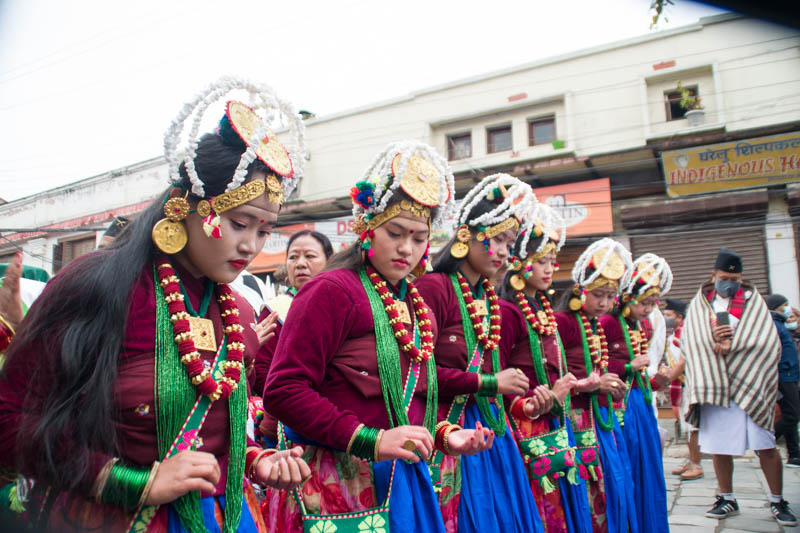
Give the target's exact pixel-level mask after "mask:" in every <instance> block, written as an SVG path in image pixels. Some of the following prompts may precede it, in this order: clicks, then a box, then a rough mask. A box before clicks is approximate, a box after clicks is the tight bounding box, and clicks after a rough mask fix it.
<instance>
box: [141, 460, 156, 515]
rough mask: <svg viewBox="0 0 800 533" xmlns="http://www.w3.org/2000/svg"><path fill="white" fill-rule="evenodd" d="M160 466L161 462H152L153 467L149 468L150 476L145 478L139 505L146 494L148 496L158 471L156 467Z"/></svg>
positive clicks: (142, 503) (143, 500)
mask: <svg viewBox="0 0 800 533" xmlns="http://www.w3.org/2000/svg"><path fill="white" fill-rule="evenodd" d="M159 466H161V463H159V462H158V461H156V462H155V463H153V467H152V468H151V469H150V477H148V478H147V485H145V486H144V490H143V491H142V496H141V498H139V507H142V506H143V505H144V502H145V500H146V499H147V497H148V496H150V489H152V488H153V481H155V479H156V474H157V473H158V467H159Z"/></svg>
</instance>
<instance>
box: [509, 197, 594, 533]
mask: <svg viewBox="0 0 800 533" xmlns="http://www.w3.org/2000/svg"><path fill="white" fill-rule="evenodd" d="M524 220H525V221H524V223H523V226H522V230H521V231H520V237H519V239H518V240H517V245H516V246H515V250H514V251H515V255H514V258H513V262H512V266H511V268H510V269H509V271H508V272H507V273H506V277H505V281H504V285H503V290H502V291H501V293H502V296H503V300H502V301H501V304H500V311H501V316H502V324H503V329H502V342H501V343H500V347H501V352H502V353H506V354H508V355H506V356H505V357H503V358H504V359H505V360H506V361H507V363H508V365H509V366H511V367H514V368H519V369H521V370H522V371H523V372H525V375H526V376H527V377H528V379H529V380H530V383H531V385H530V388H529V389H528V391H527V392H526V393H525V394H524V395H521V396H518V397H517V398H514V399H513V401H512V403H511V407H510V409H509V414H510V415H511V421H512V423H513V427H514V432H515V435H516V437H517V441H518V442H519V444H520V451H521V452H522V454H523V460H524V461H525V463H526V469H527V472H528V479H529V480H530V485H531V490H532V491H533V496H534V499H535V500H536V503H537V505H538V508H539V515H540V516H541V517H542V521H543V522H544V527H545V531H547V533H556V532H559V533H562V532H563V533H566V532H581V533H591V531H592V517H591V513H590V511H589V504H588V501H587V499H586V486H585V484H584V481H583V480H582V478H580V476H578V475H577V471H578V468H577V466H578V465H577V463H576V462H575V461H576V459H575V457H574V454H575V448H574V447H575V439H574V437H573V435H572V428H571V425H570V421H569V419H570V409H571V403H570V390H571V389H572V387H574V386H575V384H576V383H577V379H576V378H575V376H574V375H572V373H570V372H569V371H568V370H567V365H566V360H565V359H564V350H563V347H562V346H561V340H560V339H559V337H558V330H557V329H556V319H555V316H554V314H553V310H552V307H551V305H550V300H549V298H548V296H547V289H549V288H550V285H551V284H552V281H553V274H554V272H555V270H556V269H557V268H558V263H557V262H556V254H557V253H558V251H559V250H560V249H561V246H562V245H563V244H564V240H565V238H566V227H565V224H564V220H563V219H562V218H561V216H559V215H558V213H556V212H555V211H554V210H553V209H552V208H551V207H550V206H548V205H547V204H544V203H537V204H536V205H535V207H534V208H533V211H532V213H530V214H528V215H526V216H525V219H524ZM542 392H544V394H545V398H546V397H547V396H550V397H551V398H552V400H553V408H552V409H551V411H550V412H548V413H541V414H540V413H538V412H537V410H536V409H535V408H534V407H533V406H531V403H534V402H536V401H537V396H538V395H539V394H541V393H542ZM529 412H530V413H532V414H533V417H531V416H529V414H528V413H529ZM553 450H557V451H556V452H555V453H553Z"/></svg>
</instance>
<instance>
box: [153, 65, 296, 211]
mask: <svg viewBox="0 0 800 533" xmlns="http://www.w3.org/2000/svg"><path fill="white" fill-rule="evenodd" d="M237 90H239V91H247V92H248V93H249V95H250V101H249V104H250V106H251V107H252V108H253V109H254V110H256V111H257V110H262V112H263V113H264V116H263V118H261V120H260V122H259V125H258V127H257V128H256V129H255V131H254V132H253V135H252V136H251V138H250V139H248V140H247V141H246V144H247V150H245V152H244V153H243V154H242V157H241V159H240V160H239V165H238V166H237V167H236V172H234V174H233V177H232V179H231V181H230V183H228V186H227V188H226V189H225V191H226V192H230V191H232V190H234V189H236V188H237V187H239V186H240V185H241V184H242V183H243V182H244V179H245V177H246V176H247V167H248V166H249V165H250V163H252V162H253V160H254V159H255V158H256V150H257V149H258V148H259V146H260V145H261V142H262V140H263V139H264V138H265V136H266V135H267V133H268V131H269V127H270V124H273V123H277V122H278V121H281V120H283V121H285V123H286V125H287V126H288V129H289V132H290V142H289V144H288V146H287V151H288V152H289V158H290V160H291V163H292V168H293V172H292V173H291V174H290V175H288V176H281V182H282V185H283V196H284V198H289V195H290V194H291V193H292V191H294V189H295V187H296V186H297V182H298V180H299V179H300V177H302V175H303V169H304V167H305V161H306V154H305V125H304V124H303V121H302V119H301V118H300V115H298V114H297V112H296V111H295V109H294V106H293V105H292V104H291V103H290V102H288V101H287V100H283V99H281V98H279V97H278V95H277V94H275V91H273V89H272V88H271V87H269V86H267V85H264V84H261V83H257V82H253V81H250V80H247V79H243V78H238V77H233V76H224V77H222V78H220V79H219V80H217V81H216V82H214V83H212V84H211V85H209V86H208V87H206V88H205V89H204V90H203V91H201V92H200V93H198V94H197V95H196V96H195V97H194V98H192V99H191V100H190V101H189V102H187V103H185V104H184V105H183V107H182V108H181V111H180V113H178V116H177V117H175V119H174V120H173V121H172V123H171V124H170V126H169V128H168V129H167V131H166V133H165V134H164V157H165V158H166V160H167V165H168V168H169V180H170V183H172V184H176V183H179V182H180V181H181V177H180V173H179V168H180V161H179V158H178V144H179V143H180V138H181V134H182V133H183V132H184V129H185V123H186V121H187V120H189V118H190V117H194V118H193V120H192V126H191V129H190V130H189V132H188V138H187V140H186V142H187V144H186V147H185V151H186V153H185V156H184V158H183V162H184V163H185V166H186V173H187V174H188V176H189V181H190V182H191V184H192V194H194V195H195V196H198V197H200V198H204V197H205V196H206V194H205V189H204V187H203V182H202V181H201V180H200V177H199V176H198V175H197V170H196V169H195V166H194V158H195V156H196V152H197V146H198V143H199V132H200V127H201V123H202V121H203V116H204V115H205V112H206V110H207V109H208V107H209V106H210V105H212V104H214V103H215V102H217V101H219V100H222V99H223V98H224V97H226V96H227V95H228V94H229V93H231V92H233V91H237Z"/></svg>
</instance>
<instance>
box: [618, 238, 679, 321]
mask: <svg viewBox="0 0 800 533" xmlns="http://www.w3.org/2000/svg"><path fill="white" fill-rule="evenodd" d="M670 288H672V269H670V267H669V264H667V261H666V260H665V259H664V258H663V257H659V256H657V255H656V254H651V253H647V254H644V255H642V256H640V257H638V258H637V259H636V261H634V262H633V273H632V275H631V279H630V281H629V282H628V284H627V285H626V286H625V287H624V288H623V291H622V292H623V296H624V301H625V303H628V302H630V301H636V300H643V299H645V298H647V297H648V296H652V295H656V296H663V295H664V294H667V292H669V290H670ZM626 310H627V307H626V309H623V314H624V313H625V311H626ZM626 316H627V315H626Z"/></svg>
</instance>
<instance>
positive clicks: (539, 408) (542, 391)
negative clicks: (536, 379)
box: [522, 385, 553, 419]
mask: <svg viewBox="0 0 800 533" xmlns="http://www.w3.org/2000/svg"><path fill="white" fill-rule="evenodd" d="M552 408H553V395H552V394H550V390H549V389H548V388H547V387H545V386H544V385H539V386H538V387H536V388H535V389H533V396H529V397H528V398H526V399H525V405H524V406H523V407H522V410H523V412H524V413H525V416H527V417H528V418H530V419H534V418H538V417H539V416H541V415H543V414H545V413H549V412H550V410H551V409H552Z"/></svg>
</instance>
